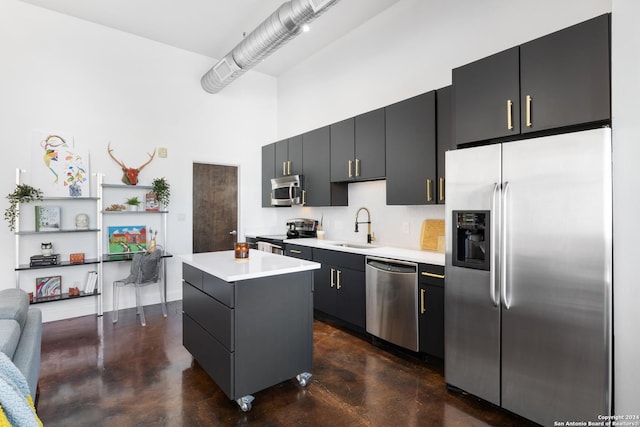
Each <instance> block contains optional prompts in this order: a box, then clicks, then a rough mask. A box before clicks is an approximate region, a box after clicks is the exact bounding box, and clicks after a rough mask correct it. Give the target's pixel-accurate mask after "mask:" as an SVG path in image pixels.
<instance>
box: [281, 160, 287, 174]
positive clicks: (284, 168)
mask: <svg viewBox="0 0 640 427" xmlns="http://www.w3.org/2000/svg"><path fill="white" fill-rule="evenodd" d="M286 174H287V162H282V175H286Z"/></svg>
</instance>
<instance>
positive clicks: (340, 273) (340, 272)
mask: <svg viewBox="0 0 640 427" xmlns="http://www.w3.org/2000/svg"><path fill="white" fill-rule="evenodd" d="M336 271H337V272H338V274H337V276H338V283H337V284H336V289H340V276H341V275H342V271H340V270H336Z"/></svg>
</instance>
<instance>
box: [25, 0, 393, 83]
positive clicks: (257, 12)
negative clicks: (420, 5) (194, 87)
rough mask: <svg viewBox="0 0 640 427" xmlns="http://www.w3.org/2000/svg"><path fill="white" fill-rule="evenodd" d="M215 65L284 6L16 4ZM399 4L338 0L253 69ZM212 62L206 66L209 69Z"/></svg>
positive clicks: (161, 0)
mask: <svg viewBox="0 0 640 427" xmlns="http://www.w3.org/2000/svg"><path fill="white" fill-rule="evenodd" d="M22 1H24V2H26V3H31V4H33V5H36V6H40V7H43V8H46V9H50V10H54V11H57V12H60V13H64V14H67V15H71V16H75V17H77V18H80V19H84V20H87V21H90V22H94V23H97V24H101V25H104V26H107V27H111V28H115V29H118V30H121V31H125V32H128V33H131V34H136V35H138V36H141V37H145V38H147V39H151V40H155V41H158V42H161V43H164V44H168V45H170V46H174V47H177V48H181V49H185V50H188V51H191V52H195V53H199V54H202V55H206V56H209V57H211V58H214V59H215V60H218V59H220V58H222V57H223V56H224V55H226V54H227V53H228V52H229V51H231V49H233V48H234V47H235V46H236V44H238V43H239V42H240V41H241V40H242V35H243V33H246V34H249V33H250V32H251V31H253V30H254V29H255V28H256V27H257V26H258V25H259V24H260V23H261V22H262V21H264V20H265V19H266V18H267V17H268V16H269V15H271V13H273V12H275V11H276V10H277V9H278V7H279V6H280V5H281V4H283V3H284V2H285V1H284V0H180V1H178V0H110V1H104V0H82V1H78V0H22ZM398 1H400V0H338V2H337V3H336V4H335V5H334V6H333V7H331V8H330V9H329V10H327V11H326V13H324V14H323V15H322V16H320V17H319V18H317V19H316V20H315V21H314V22H313V23H312V24H311V31H309V32H307V33H303V34H301V35H300V36H298V37H297V38H295V39H293V40H291V41H290V42H289V43H287V44H286V45H285V46H283V47H282V48H281V49H280V50H278V51H276V52H274V53H273V54H272V55H271V56H270V57H268V58H267V59H265V60H264V62H262V63H261V64H260V65H258V66H256V67H254V69H255V70H258V71H261V72H263V73H266V74H270V75H272V76H279V75H280V74H282V73H284V72H285V71H286V70H288V69H289V68H291V67H293V66H295V65H296V64H297V63H299V62H301V61H303V60H304V59H305V58H307V57H309V56H311V55H312V54H313V53H314V52H316V51H318V50H320V49H322V48H323V47H325V46H327V45H329V44H331V43H332V42H333V41H335V40H337V39H339V38H340V37H342V36H344V35H345V34H347V33H348V32H349V31H351V30H352V29H354V28H356V27H358V26H359V25H361V24H363V23H364V22H366V21H367V20H369V19H371V18H372V17H373V16H375V15H377V14H379V13H380V12H382V11H383V10H385V9H386V8H388V7H389V6H391V5H393V4H394V3H397V2H398ZM215 60H212V63H211V66H213V65H214V63H215Z"/></svg>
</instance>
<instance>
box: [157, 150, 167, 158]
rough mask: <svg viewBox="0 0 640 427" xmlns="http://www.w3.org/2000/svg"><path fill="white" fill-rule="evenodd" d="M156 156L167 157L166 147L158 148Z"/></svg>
mask: <svg viewBox="0 0 640 427" xmlns="http://www.w3.org/2000/svg"><path fill="white" fill-rule="evenodd" d="M158 157H162V158H163V159H166V158H167V149H166V148H165V147H160V148H158Z"/></svg>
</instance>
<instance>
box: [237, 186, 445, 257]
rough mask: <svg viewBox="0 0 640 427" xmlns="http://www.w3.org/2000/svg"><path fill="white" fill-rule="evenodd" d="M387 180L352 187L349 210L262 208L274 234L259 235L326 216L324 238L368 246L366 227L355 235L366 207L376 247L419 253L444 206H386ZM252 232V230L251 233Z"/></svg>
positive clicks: (363, 219) (363, 226) (335, 208)
mask: <svg viewBox="0 0 640 427" xmlns="http://www.w3.org/2000/svg"><path fill="white" fill-rule="evenodd" d="M386 190H387V185H386V181H385V180H379V181H369V182H357V183H351V184H349V206H341V207H321V208H320V207H317V208H316V207H297V206H294V207H291V208H263V209H262V213H263V214H265V216H267V217H273V220H274V221H275V225H274V228H273V229H272V230H259V231H260V232H265V231H268V232H272V233H284V232H285V230H286V228H285V223H286V221H287V219H289V218H297V217H303V218H313V219H317V220H320V218H321V216H324V219H323V226H324V230H325V233H326V235H325V238H326V239H328V240H346V241H352V242H361V243H366V241H367V226H366V224H360V226H359V230H360V231H359V232H358V233H356V232H355V231H354V229H355V220H356V212H357V211H358V209H359V208H361V207H366V208H367V209H369V211H370V212H371V231H372V232H373V234H374V235H375V238H376V240H375V241H374V242H373V243H374V244H376V245H384V246H396V247H402V248H407V249H420V231H421V227H422V221H423V220H425V219H444V212H445V210H444V205H432V206H387V205H386ZM366 220H367V214H366V212H364V211H362V212H360V217H359V221H366ZM248 231H250V232H251V231H252V230H248Z"/></svg>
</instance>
